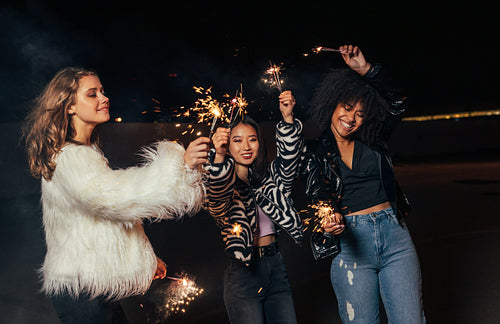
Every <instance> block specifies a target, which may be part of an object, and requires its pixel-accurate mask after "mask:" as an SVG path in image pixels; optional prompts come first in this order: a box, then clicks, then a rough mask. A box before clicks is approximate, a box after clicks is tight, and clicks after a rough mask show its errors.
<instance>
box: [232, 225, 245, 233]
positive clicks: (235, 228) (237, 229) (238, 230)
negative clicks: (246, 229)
mask: <svg viewBox="0 0 500 324" xmlns="http://www.w3.org/2000/svg"><path fill="white" fill-rule="evenodd" d="M241 231H243V228H241V225H240V224H238V223H236V224H234V225H233V229H232V230H231V232H232V233H233V234H235V235H237V236H239V235H240V234H241Z"/></svg>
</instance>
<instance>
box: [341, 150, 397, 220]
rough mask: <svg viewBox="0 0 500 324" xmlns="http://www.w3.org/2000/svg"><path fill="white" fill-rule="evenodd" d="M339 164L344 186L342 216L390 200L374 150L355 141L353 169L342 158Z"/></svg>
mask: <svg viewBox="0 0 500 324" xmlns="http://www.w3.org/2000/svg"><path fill="white" fill-rule="evenodd" d="M337 163H338V165H339V170H340V177H341V178H342V186H343V190H342V197H341V199H340V207H341V209H342V214H344V215H348V214H351V213H354V212H357V211H359V210H363V209H365V208H369V207H372V206H375V205H378V204H381V203H383V202H386V201H387V200H388V199H387V193H386V192H385V190H384V187H383V185H382V182H381V178H380V168H379V161H378V159H377V155H376V152H375V151H374V150H373V149H372V148H370V147H369V146H367V145H365V144H363V143H361V142H359V141H355V142H354V153H353V157H352V169H349V167H348V166H347V165H346V164H345V163H344V161H342V159H341V158H340V157H339V158H338V161H337Z"/></svg>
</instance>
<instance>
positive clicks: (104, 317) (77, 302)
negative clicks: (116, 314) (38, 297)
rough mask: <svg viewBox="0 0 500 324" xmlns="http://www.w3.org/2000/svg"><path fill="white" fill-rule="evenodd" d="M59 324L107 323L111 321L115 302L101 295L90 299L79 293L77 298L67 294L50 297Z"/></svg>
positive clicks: (116, 304)
mask: <svg viewBox="0 0 500 324" xmlns="http://www.w3.org/2000/svg"><path fill="white" fill-rule="evenodd" d="M50 299H51V301H52V305H53V306H54V309H55V311H56V313H57V315H58V317H59V320H60V321H61V324H76V323H78V324H101V323H102V324H105V323H106V324H107V323H111V321H112V316H113V308H114V307H119V304H118V303H117V302H107V301H105V300H104V298H102V297H97V298H94V299H90V298H89V296H88V295H87V294H81V295H80V296H79V297H78V299H75V298H74V297H72V296H69V295H67V294H64V295H61V296H53V297H51V298H50Z"/></svg>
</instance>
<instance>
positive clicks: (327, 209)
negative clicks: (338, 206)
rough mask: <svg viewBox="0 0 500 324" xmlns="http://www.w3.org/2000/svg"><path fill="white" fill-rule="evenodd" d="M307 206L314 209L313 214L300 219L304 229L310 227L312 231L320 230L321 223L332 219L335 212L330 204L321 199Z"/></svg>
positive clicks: (321, 229)
mask: <svg viewBox="0 0 500 324" xmlns="http://www.w3.org/2000/svg"><path fill="white" fill-rule="evenodd" d="M309 207H311V208H313V209H315V210H316V212H315V213H314V215H313V216H311V217H309V218H306V219H304V220H303V221H302V223H303V224H304V227H305V228H304V231H306V230H307V229H309V228H312V231H313V232H322V231H323V228H322V225H323V224H324V223H327V222H330V221H332V220H333V218H334V212H335V210H334V208H333V207H332V206H331V205H330V204H328V203H326V202H323V201H320V202H318V203H316V204H313V205H310V206H309Z"/></svg>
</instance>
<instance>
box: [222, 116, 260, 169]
mask: <svg viewBox="0 0 500 324" xmlns="http://www.w3.org/2000/svg"><path fill="white" fill-rule="evenodd" d="M258 151H259V139H258V137H257V131H256V130H255V128H253V127H252V126H250V125H246V124H242V123H240V124H238V125H236V126H235V127H234V128H233V129H232V130H231V136H230V140H229V153H231V155H232V157H233V158H234V160H235V161H236V163H238V164H242V165H245V166H250V165H251V164H252V163H253V162H254V161H255V159H256V158H257V155H258Z"/></svg>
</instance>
